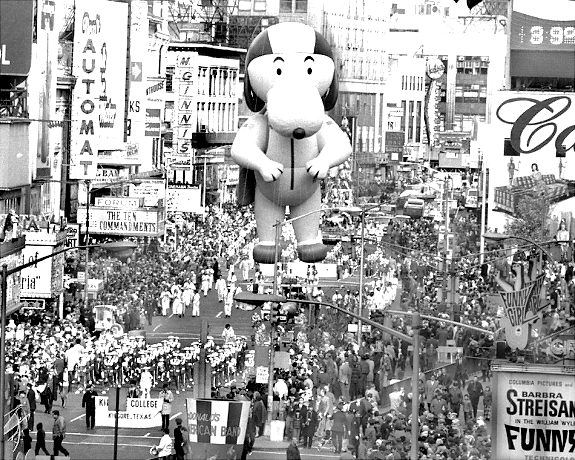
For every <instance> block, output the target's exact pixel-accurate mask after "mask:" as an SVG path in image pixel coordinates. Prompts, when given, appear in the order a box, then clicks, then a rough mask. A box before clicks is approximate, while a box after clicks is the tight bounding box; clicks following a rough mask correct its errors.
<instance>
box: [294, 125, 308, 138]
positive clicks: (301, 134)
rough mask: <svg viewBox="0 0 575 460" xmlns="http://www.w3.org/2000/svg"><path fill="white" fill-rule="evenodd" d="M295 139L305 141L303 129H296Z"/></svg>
mask: <svg viewBox="0 0 575 460" xmlns="http://www.w3.org/2000/svg"><path fill="white" fill-rule="evenodd" d="M292 135H293V137H294V139H303V138H304V137H305V131H304V130H303V128H296V129H294V130H293V133H292Z"/></svg>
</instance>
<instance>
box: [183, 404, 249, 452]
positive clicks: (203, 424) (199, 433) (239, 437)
mask: <svg viewBox="0 0 575 460" xmlns="http://www.w3.org/2000/svg"><path fill="white" fill-rule="evenodd" d="M186 408H187V415H188V430H189V431H188V432H189V440H190V450H191V455H192V460H195V459H196V458H198V459H199V458H210V457H211V456H214V455H215V456H216V458H227V457H226V454H227V452H228V451H229V450H230V449H233V450H235V452H236V455H237V456H238V457H239V455H240V454H241V451H242V448H243V444H244V438H245V435H246V428H247V423H248V417H249V411H250V402H249V401H225V400H214V399H193V398H188V399H186Z"/></svg>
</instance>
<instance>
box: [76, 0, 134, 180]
mask: <svg viewBox="0 0 575 460" xmlns="http://www.w3.org/2000/svg"><path fill="white" fill-rule="evenodd" d="M127 8H128V5H126V4H123V3H117V2H111V1H106V0H80V1H77V2H76V12H75V24H74V62H73V69H74V75H76V76H77V83H76V85H75V87H74V91H73V94H72V133H71V141H70V142H71V145H70V163H71V166H70V178H71V179H93V178H95V177H96V169H97V163H98V159H97V156H98V150H108V151H113V150H115V151H121V150H123V149H124V144H123V141H124V118H125V117H124V104H125V90H126V46H125V44H126V39H127V17H128V10H127Z"/></svg>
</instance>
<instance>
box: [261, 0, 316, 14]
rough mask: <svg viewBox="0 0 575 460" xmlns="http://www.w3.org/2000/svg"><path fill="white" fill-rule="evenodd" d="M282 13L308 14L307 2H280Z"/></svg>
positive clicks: (283, 0) (291, 0)
mask: <svg viewBox="0 0 575 460" xmlns="http://www.w3.org/2000/svg"><path fill="white" fill-rule="evenodd" d="M264 3H265V2H264ZM254 9H255V8H254ZM264 9H265V8H264ZM280 13H307V0H280Z"/></svg>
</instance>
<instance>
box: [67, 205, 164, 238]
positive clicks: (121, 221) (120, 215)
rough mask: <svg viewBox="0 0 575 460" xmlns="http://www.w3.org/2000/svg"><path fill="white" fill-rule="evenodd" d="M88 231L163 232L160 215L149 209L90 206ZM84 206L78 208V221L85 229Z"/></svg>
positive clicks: (122, 232)
mask: <svg viewBox="0 0 575 460" xmlns="http://www.w3.org/2000/svg"><path fill="white" fill-rule="evenodd" d="M89 217H90V220H89V223H90V233H92V234H100V235H126V236H128V235H129V236H151V237H156V236H158V235H159V234H160V233H163V226H164V223H163V222H161V220H162V215H161V213H159V212H158V211H157V210H151V209H113V208H98V207H90V216H89ZM85 221H86V208H78V222H81V225H82V231H84V230H85V226H86V225H85Z"/></svg>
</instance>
